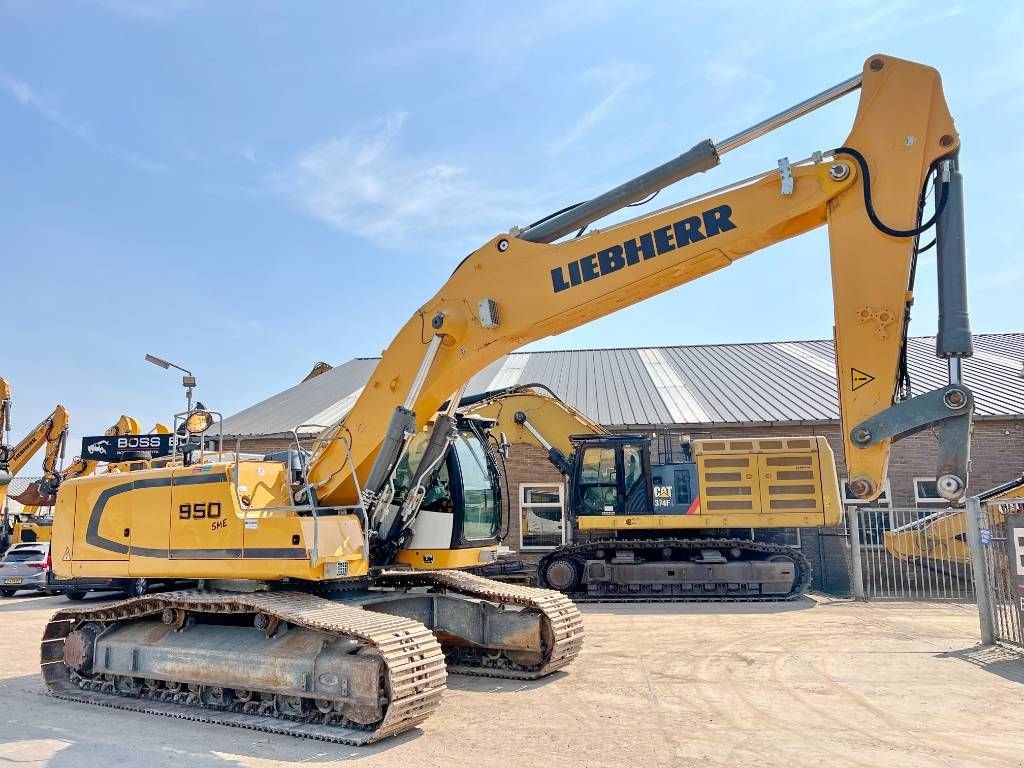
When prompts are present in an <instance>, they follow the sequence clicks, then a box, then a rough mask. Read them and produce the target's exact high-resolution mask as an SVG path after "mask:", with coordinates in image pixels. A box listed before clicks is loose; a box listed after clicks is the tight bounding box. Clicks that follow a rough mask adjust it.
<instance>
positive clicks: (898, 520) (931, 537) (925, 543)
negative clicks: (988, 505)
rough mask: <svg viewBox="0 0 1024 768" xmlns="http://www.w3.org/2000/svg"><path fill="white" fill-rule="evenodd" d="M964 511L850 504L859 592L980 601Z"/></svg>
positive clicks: (853, 566) (855, 582)
mask: <svg viewBox="0 0 1024 768" xmlns="http://www.w3.org/2000/svg"><path fill="white" fill-rule="evenodd" d="M964 514H965V513H964V510H963V509H926V508H889V507H864V508H856V507H849V508H848V510H847V526H846V534H847V536H848V539H849V547H850V555H851V558H850V561H851V562H850V565H851V568H850V570H851V591H852V592H853V594H854V596H855V597H859V598H863V599H868V600H948V601H959V602H974V600H975V589H974V579H973V568H972V562H971V552H970V547H969V546H968V543H967V541H966V528H965V526H966V520H965V519H964Z"/></svg>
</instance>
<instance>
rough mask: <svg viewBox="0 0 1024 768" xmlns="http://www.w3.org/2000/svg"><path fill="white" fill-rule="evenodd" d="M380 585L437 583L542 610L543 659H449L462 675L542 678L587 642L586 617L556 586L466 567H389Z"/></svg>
mask: <svg viewBox="0 0 1024 768" xmlns="http://www.w3.org/2000/svg"><path fill="white" fill-rule="evenodd" d="M374 585H375V586H382V587H392V588H408V587H432V588H435V589H443V590H448V591H452V592H456V593H458V594H460V595H468V596H470V597H478V598H481V599H483V600H488V601H490V602H493V603H498V604H504V605H517V606H521V607H523V608H527V609H532V610H535V611H537V612H538V613H540V614H541V616H542V618H543V625H542V627H541V635H542V640H543V642H542V647H543V658H542V660H541V663H540V664H537V665H535V666H524V665H520V664H514V663H510V662H508V661H507V660H503V663H502V665H501V666H486V664H485V663H467V662H466V661H465V660H460V661H458V662H456V663H449V666H448V671H449V672H451V673H453V674H460V675H478V676H483V677H502V678H510V679H513V680H536V679H537V678H540V677H544V676H545V675H548V674H550V673H552V672H554V671H555V670H557V669H561V668H562V667H564V666H566V665H568V664H570V663H572V661H573V660H574V659H575V658H576V656H577V655H578V654H579V652H580V649H581V648H582V647H583V637H584V628H583V617H582V616H581V615H580V612H579V609H578V608H576V606H575V605H574V604H573V602H572V600H570V599H569V598H568V597H566V596H565V595H563V594H562V593H561V592H556V591H555V590H553V589H541V588H538V587H524V586H519V585H516V584H505V583H504V582H500V581H494V580H492V579H487V578H484V577H483V576H477V575H476V574H473V573H466V572H465V571H384V572H383V573H381V574H380V576H379V577H377V578H376V579H374Z"/></svg>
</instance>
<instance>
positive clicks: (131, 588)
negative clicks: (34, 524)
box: [46, 571, 196, 600]
mask: <svg viewBox="0 0 1024 768" xmlns="http://www.w3.org/2000/svg"><path fill="white" fill-rule="evenodd" d="M195 584H196V583H195V581H183V580H177V579H144V578H136V579H124V578H112V577H104V576H85V577H83V576H76V577H73V578H70V579H59V578H57V577H56V576H55V575H54V574H53V572H52V571H51V572H50V573H49V576H48V578H47V580H46V591H47V592H49V593H50V594H51V595H59V594H62V595H64V596H65V597H66V598H67V599H68V600H81V599H82V598H83V597H85V596H86V594H87V593H89V592H122V593H123V594H124V595H125V596H126V597H142V596H143V595H145V594H147V593H149V592H152V591H153V590H160V589H168V588H171V587H181V588H188V587H194V586H195Z"/></svg>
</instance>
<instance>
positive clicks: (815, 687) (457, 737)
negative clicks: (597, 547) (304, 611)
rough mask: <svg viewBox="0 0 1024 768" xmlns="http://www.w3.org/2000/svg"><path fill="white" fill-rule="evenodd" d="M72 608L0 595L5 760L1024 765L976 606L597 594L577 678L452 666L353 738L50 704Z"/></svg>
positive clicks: (1003, 665) (1021, 743)
mask: <svg viewBox="0 0 1024 768" xmlns="http://www.w3.org/2000/svg"><path fill="white" fill-rule="evenodd" d="M93 599H94V600H95V599H99V598H93ZM63 604H64V598H62V597H16V598H12V599H6V600H0V766H10V767H11V768H15V767H17V768H33V767H34V766H51V768H107V766H119V765H130V766H134V765H140V766H141V765H145V766H162V765H174V766H182V765H187V766H189V768H192V767H195V768H205V767H206V766H210V767H211V768H214V767H216V768H227V767H228V766H235V765H238V766H270V765H282V764H284V765H293V764H294V765H298V764H300V763H302V764H306V765H314V766H320V765H323V766H326V765H333V764H336V763H355V764H358V765H367V766H394V767H396V768H397V767H399V766H400V767H401V768H413V767H415V768H428V767H429V766H445V767H446V768H455V767H457V766H474V768H489V767H490V766H509V767H510V768H539V767H541V766H543V768H552V767H553V766H563V765H566V766H575V765H579V766H616V768H623V766H640V767H641V768H649V767H651V766H686V765H701V766H758V767H759V768H764V767H765V766H790V767H791V768H796V767H798V766H816V767H817V766H828V768H834V767H836V766H900V768H912V767H913V766H928V767H929V768H934V767H935V766H1016V765H1022V764H1024V762H1022V760H1024V731H1022V729H1020V728H1019V727H1017V726H1016V723H1017V722H1019V719H1020V711H1021V705H1022V703H1024V662H1022V661H1021V660H1020V659H1019V658H1018V657H1017V656H1015V655H1014V654H1012V653H1010V652H1008V651H1005V650H985V649H979V648H978V647H977V643H978V628H977V618H976V614H975V611H974V609H973V607H971V606H956V605H933V604H909V603H890V604H881V603H874V604H862V603H861V604H858V603H851V602H846V601H828V600H803V601H800V602H797V603H787V604H775V605H763V606H753V605H737V604H732V605H705V606H698V605H622V606H608V605H586V606H583V607H582V609H583V612H584V614H585V619H586V625H587V642H586V645H585V646H584V650H583V653H582V655H581V656H580V658H579V659H578V660H577V662H576V663H575V664H574V665H573V666H572V667H571V668H570V669H569V671H568V672H559V673H556V674H554V675H552V676H551V677H549V678H548V679H546V680H543V681H538V682H533V683H520V682H510V681H502V680H492V679H485V678H466V677H451V678H449V689H450V690H449V691H448V693H447V695H446V698H445V701H444V703H443V705H442V706H441V709H440V710H439V712H438V713H437V714H436V715H435V716H434V717H433V718H432V719H431V720H430V721H428V722H427V723H424V724H423V726H421V727H420V728H419V729H416V730H413V731H411V732H408V733H406V734H403V735H401V736H399V737H397V738H394V739H391V740H389V741H387V742H384V743H382V744H378V745H374V746H372V747H369V748H352V747H339V746H336V745H331V744H324V743H318V742H313V741H303V740H299V739H294V738H289V737H284V736H271V735H266V734H260V733H256V732H252V731H245V730H239V729H234V728H227V727H223V726H200V725H197V724H194V723H189V722H183V721H177V720H171V719H168V718H162V717H156V716H147V715H143V714H136V713H124V712H118V711H115V710H111V709H106V708H101V707H94V706H88V705H83V704H73V703H65V702H60V701H56V700H54V699H51V698H49V697H47V696H46V695H45V694H44V689H43V685H42V683H41V681H40V678H39V676H38V673H37V659H38V641H39V636H40V633H41V630H42V627H43V624H44V623H45V621H46V619H47V617H48V616H49V614H50V613H51V612H52V611H53V610H55V609H56V608H57V607H58V606H60V605H63Z"/></svg>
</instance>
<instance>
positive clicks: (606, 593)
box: [538, 538, 811, 603]
mask: <svg viewBox="0 0 1024 768" xmlns="http://www.w3.org/2000/svg"><path fill="white" fill-rule="evenodd" d="M736 547H738V548H740V549H741V550H744V551H747V552H757V553H759V555H767V556H769V557H785V558H789V559H790V560H791V562H792V563H793V566H794V568H795V569H796V572H795V574H794V578H793V584H792V587H791V588H790V590H789V591H788V592H786V593H783V594H749V593H747V592H743V593H742V594H728V593H726V594H721V593H719V594H709V593H707V592H704V591H701V590H700V589H696V588H694V589H693V590H692V593H691V594H680V593H679V592H673V593H665V592H664V590H662V591H661V592H659V591H657V590H656V589H655V585H649V584H647V585H641V586H637V587H636V588H633V589H631V588H630V585H613V586H615V589H607V588H599V589H595V590H591V589H577V590H571V591H566V592H564V593H560V594H565V595H566V596H567V597H569V598H571V599H572V601H573V602H576V603H610V602H617V603H673V602H674V603H727V602H733V603H735V602H748V603H749V602H786V601H790V600H796V599H797V598H799V597H800V596H801V595H803V593H804V591H805V590H806V589H807V587H808V585H809V584H810V581H811V564H810V562H809V561H808V560H807V558H806V557H804V555H803V554H802V553H801V552H800V551H799V550H797V549H794V548H792V547H787V546H784V545H782V544H766V543H763V542H756V541H750V540H746V539H669V538H662V539H604V540H600V541H591V542H584V543H579V544H566V545H563V546H561V547H559V548H558V549H556V550H555V551H554V552H551V553H548V554H547V555H545V556H544V557H543V558H541V560H540V562H539V563H538V574H541V579H540V581H541V583H542V584H543V583H544V579H543V573H544V568H545V565H546V564H547V563H549V562H551V561H552V560H553V559H555V558H557V557H568V558H572V559H573V560H574V561H575V562H577V563H578V565H579V568H580V572H581V574H583V576H582V577H583V579H584V581H583V585H582V586H583V587H586V581H585V579H586V575H585V573H583V571H584V566H583V563H584V562H585V561H586V560H587V556H588V555H595V556H596V553H597V552H598V551H599V550H608V549H618V550H627V549H662V548H669V549H692V550H694V551H700V550H702V549H732V548H736ZM597 586H599V587H606V586H607V585H597Z"/></svg>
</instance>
